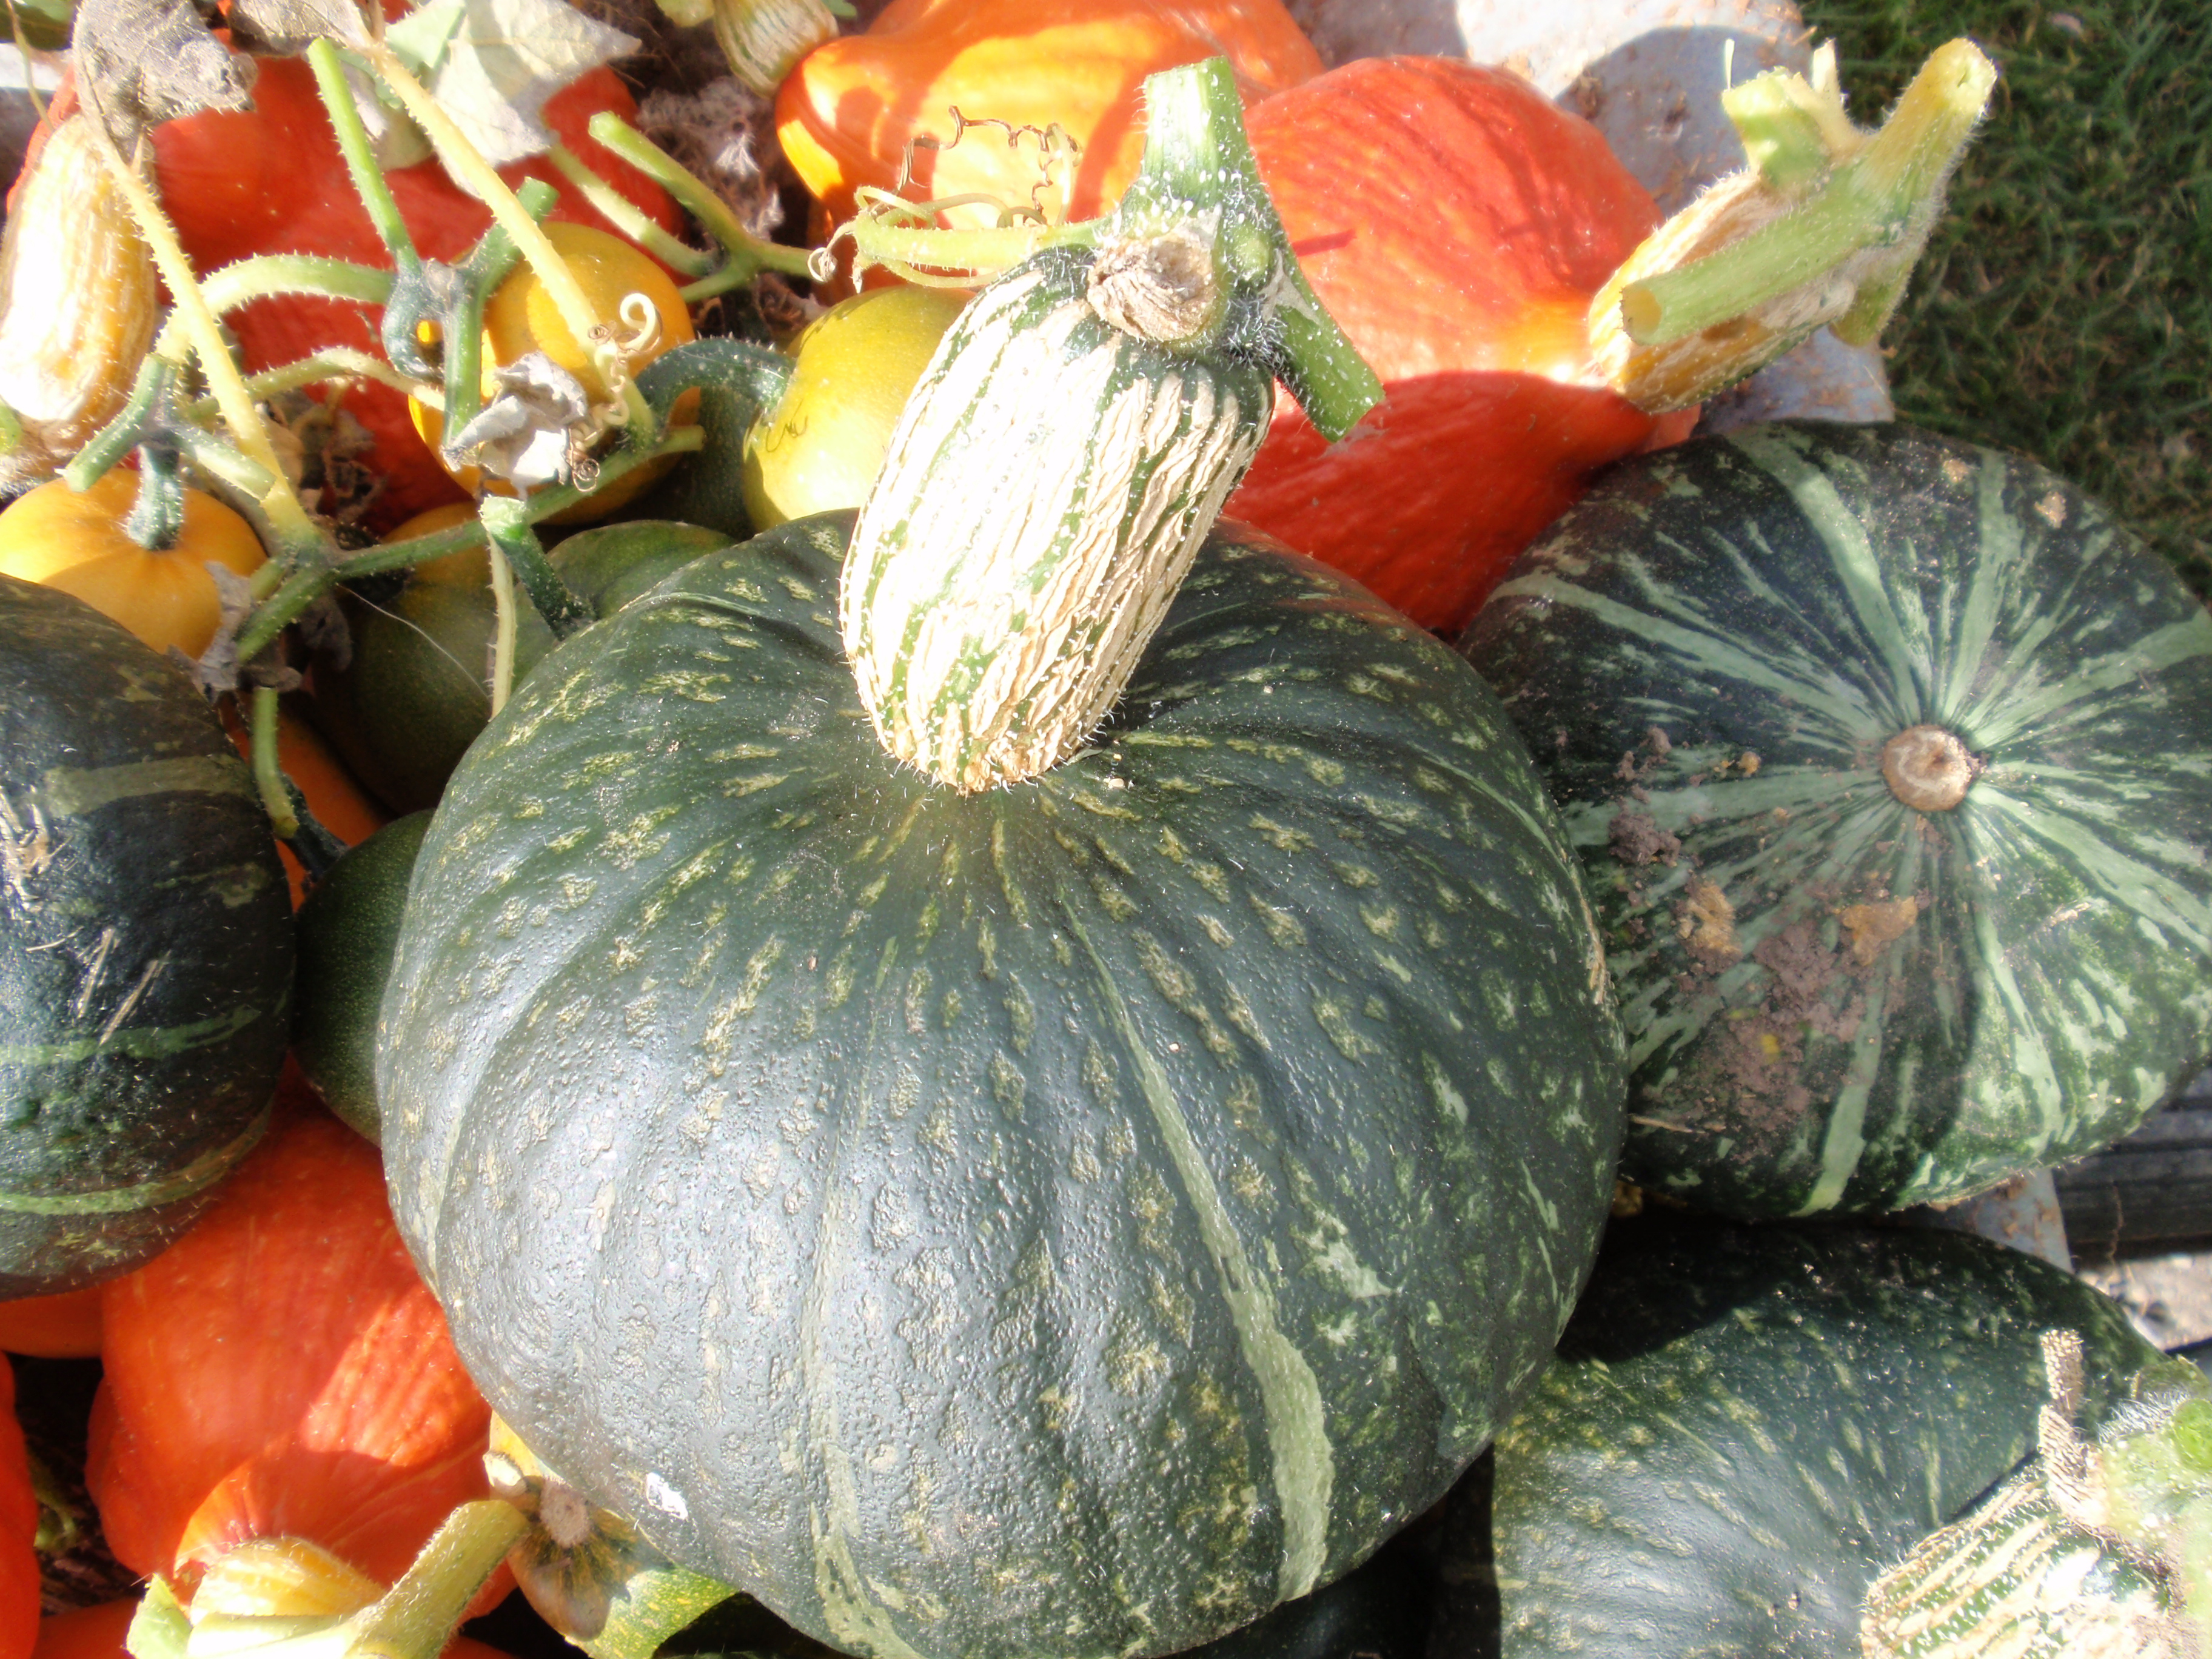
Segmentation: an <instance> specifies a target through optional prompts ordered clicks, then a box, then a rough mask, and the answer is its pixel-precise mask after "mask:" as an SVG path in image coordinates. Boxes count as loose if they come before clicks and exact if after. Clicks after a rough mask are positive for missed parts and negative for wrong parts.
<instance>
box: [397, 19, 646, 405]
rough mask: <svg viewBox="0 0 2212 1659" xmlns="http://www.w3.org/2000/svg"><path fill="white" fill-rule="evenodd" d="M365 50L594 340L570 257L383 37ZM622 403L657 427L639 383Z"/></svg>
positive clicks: (595, 318)
mask: <svg viewBox="0 0 2212 1659" xmlns="http://www.w3.org/2000/svg"><path fill="white" fill-rule="evenodd" d="M362 50H363V52H364V54H365V55H366V56H367V58H368V61H369V63H370V64H371V65H372V66H373V67H374V69H375V70H376V73H377V75H378V76H379V78H380V79H381V80H382V81H383V82H384V83H385V85H386V86H387V87H389V88H391V89H392V92H393V93H394V94H396V95H397V96H398V100H399V101H400V102H401V103H402V104H404V106H406V109H407V112H408V114H410V115H411V116H413V117H414V118H415V125H417V126H419V127H421V128H422V131H423V133H424V135H425V136H426V137H428V139H429V140H430V143H431V144H432V145H433V146H434V147H435V149H436V150H437V152H438V159H439V160H440V161H443V162H444V163H445V165H446V170H447V172H448V173H452V174H453V177H454V179H456V180H458V181H459V183H461V184H463V185H465V186H466V187H467V188H468V189H469V190H470V191H472V192H473V193H474V194H475V195H476V196H477V198H478V199H479V200H481V201H482V202H483V204H484V205H485V206H486V207H488V208H489V209H490V210H491V213H492V217H493V218H495V220H497V221H498V222H499V223H500V225H501V228H503V229H505V231H506V232H507V234H508V235H509V236H511V237H513V239H514V245H515V246H517V247H519V248H520V249H521V250H522V257H523V258H525V259H526V260H528V261H529V263H530V268H531V270H532V271H534V272H536V273H537V276H538V282H539V283H542V284H543V285H544V289H545V295H546V297H547V298H548V299H549V300H550V301H552V302H553V308H554V310H555V311H556V312H557V313H559V314H560V318H561V321H562V323H563V324H564V325H566V326H567V328H568V332H569V333H570V334H571V335H573V336H574V337H575V340H576V342H577V343H578V344H579V345H584V344H586V343H587V342H589V341H590V340H591V339H592V336H593V334H594V332H595V331H597V330H598V329H599V325H601V324H602V323H604V322H605V321H607V320H608V319H605V318H603V317H601V316H600V315H599V313H598V312H597V311H596V310H595V309H594V308H593V307H592V301H591V298H590V296H589V295H586V293H585V292H584V289H583V284H582V283H579V282H578V281H577V280H576V273H575V272H574V271H573V270H569V269H568V261H567V260H565V259H563V258H562V257H561V254H560V251H559V250H558V249H556V247H555V246H553V244H552V243H551V241H550V240H547V237H546V234H545V232H544V229H542V228H540V227H539V225H538V222H537V220H535V219H533V218H532V216H530V214H529V213H528V211H527V210H525V208H524V207H523V205H522V204H521V203H520V202H519V201H518V200H516V199H515V194H514V191H512V190H511V189H509V188H508V187H507V181H506V180H505V179H501V177H500V176H499V173H497V172H496V171H495V169H494V168H493V167H492V165H491V163H490V162H489V161H485V160H484V158H483V152H482V151H480V150H478V149H477V147H476V146H475V145H474V144H472V143H470V142H469V139H468V135H467V134H466V133H465V132H463V131H461V129H460V128H459V126H458V125H455V123H454V121H453V118H452V117H451V116H450V115H448V114H447V113H446V112H445V111H444V109H442V108H441V106H439V103H438V100H436V99H435V98H433V97H432V96H431V95H430V94H429V93H428V90H426V89H425V88H424V87H423V85H422V82H419V81H417V80H416V78H415V76H413V75H412V74H411V73H410V71H409V70H408V68H407V66H406V64H403V63H402V62H400V60H399V58H398V55H397V54H396V53H395V52H392V48H391V47H389V46H386V45H385V44H384V43H383V42H382V41H380V40H378V41H373V42H371V43H369V44H368V46H365V47H364V48H363V49H362ZM594 136H596V135H594ZM623 404H624V406H625V408H626V409H627V410H628V413H629V421H630V423H631V424H632V425H635V426H636V427H638V428H640V429H641V430H642V431H647V432H650V431H651V430H653V411H652V410H650V409H648V408H647V407H646V403H645V399H644V398H643V397H642V396H641V395H640V394H639V393H638V392H637V390H636V387H635V385H633V384H629V383H625V385H624V386H623Z"/></svg>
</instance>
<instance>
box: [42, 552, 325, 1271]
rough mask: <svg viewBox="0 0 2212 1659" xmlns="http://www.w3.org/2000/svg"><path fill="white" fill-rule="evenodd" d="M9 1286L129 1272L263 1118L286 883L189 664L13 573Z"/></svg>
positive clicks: (277, 1017)
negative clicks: (185, 667) (183, 665)
mask: <svg viewBox="0 0 2212 1659" xmlns="http://www.w3.org/2000/svg"><path fill="white" fill-rule="evenodd" d="M0 684H4V685H6V686H7V687H9V695H8V696H6V697H5V698H0V1008H4V1009H5V1010H6V1011H7V1030H6V1033H5V1037H4V1040H0V1299H4V1298H7V1297H20V1296H33V1295H40V1294H46V1293H49V1292H53V1291H63V1290H68V1289H72V1288H75V1287H76V1286H79V1285H89V1284H94V1283H96V1282H98V1281H99V1280H100V1279H106V1278H112V1277H113V1276H115V1275H116V1274H118V1273H124V1272H125V1271H127V1270H128V1269H130V1268H131V1267H136V1266H137V1264H138V1263H139V1262H141V1261H144V1260H146V1259H147V1258H148V1257H149V1256H151V1255H154V1254H155V1252H156V1251H158V1250H159V1249H161V1248H162V1247H163V1246H164V1245H165V1244H167V1243H168V1242H169V1241H170V1240H171V1239H173V1238H174V1237H176V1236H177V1235H178V1234H179V1232H181V1231H183V1230H184V1229H185V1227H186V1226H187V1225H190V1223H191V1219H192V1218H193V1217H194V1216H196V1215H197V1213H198V1212H199V1211H200V1210H201V1209H202V1208H203V1207H204V1206H205V1204H206V1202H207V1201H208V1200H209V1199H210V1197H212V1196H213V1193H214V1188H215V1186H216V1182H219V1181H220V1180H221V1179H222V1176H225V1175H227V1174H228V1172H229V1171H230V1170H232V1169H233V1168H234V1166H235V1165H236V1164H238V1162H239V1161H240V1159H241V1158H244V1157H245V1155H246V1152H249V1151H251V1150H252V1146H253V1145H254V1143H255V1141H256V1140H258V1139H259V1137H260V1134H261V1132H262V1130H263V1129H264V1127H266V1126H267V1123H268V1115H269V1103H270V1098H271V1097H272V1096H273V1095H274V1093H275V1091H276V1075H277V1071H278V1068H279V1067H280V1066H282V1064H283V1057H284V1042H285V1035H286V1031H287V1030H288V1028H289V1018H290V1010H289V1006H288V997H289V992H290V988H291V981H292V915H291V900H290V896H289V890H288V889H287V887H286V884H285V881H284V875H283V870H282V868H281V867H280V866H279V865H278V863H277V860H276V843H275V842H273V841H272V840H271V839H270V833H269V820H268V817H267V816H266V815H265V814H264V811H263V810H262V807H261V804H260V799H259V797H258V795H257V794H256V793H255V791H254V787H253V781H252V776H251V775H250V774H249V773H248V771H247V769H246V764H245V763H244V762H243V761H241V760H240V758H239V756H238V751H237V750H235V749H234V748H233V747H232V746H231V743H230V739H229V738H228V736H226V735H225V734H224V732H223V729H222V726H221V724H220V723H219V722H218V721H217V720H216V717H215V714H214V713H213V711H211V710H210V708H209V707H208V705H207V703H206V702H205V700H204V699H203V698H202V697H201V696H200V695H199V693H198V692H197V690H195V689H194V688H193V686H192V684H191V680H190V679H189V678H187V677H186V675H185V673H184V672H183V671H182V670H180V669H179V668H177V667H176V666H174V665H172V664H170V663H169V662H167V661H166V660H164V659H162V658H161V657H159V656H156V655H155V653H153V652H152V651H150V650H149V649H148V648H147V647H145V646H143V645H142V644H140V643H139V641H137V640H136V639H133V638H132V637H131V635H129V634H127V633H126V632H125V631H124V629H121V628H120V627H118V626H117V625H116V624H115V623H112V622H110V621H108V620H107V619H106V617H101V616H100V615H99V614H98V613H97V612H95V611H93V610H92V608H91V607H90V606H88V605H85V604H83V603H82V601H80V600H77V599H71V598H70V597H69V596H68V595H66V594H63V593H58V592H54V591H53V590H52V589H49V588H45V587H39V586H33V585H31V584H29V583H26V582H20V581H16V580H13V579H12V578H0Z"/></svg>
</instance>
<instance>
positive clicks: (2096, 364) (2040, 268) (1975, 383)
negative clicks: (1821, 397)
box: [1804, 0, 2212, 597]
mask: <svg viewBox="0 0 2212 1659" xmlns="http://www.w3.org/2000/svg"><path fill="white" fill-rule="evenodd" d="M1804 11H1805V15H1806V20H1807V21H1808V23H1810V24H1811V25H1812V26H1813V27H1814V30H1815V31H1816V32H1817V33H1818V34H1819V36H1820V37H1821V38H1823V39H1826V38H1831V37H1832V38H1833V39H1834V40H1836V42H1837V44H1838V52H1839V54H1840V56H1841V58H1842V70H1843V82H1844V88H1845V90H1846V91H1847V92H1848V93H1849V94H1850V99H1851V106H1852V111H1853V112H1854V114H1855V115H1856V116H1857V118H1858V119H1859V120H1860V121H1861V122H1862V123H1863V124H1868V123H1871V122H1872V121H1873V120H1874V119H1875V118H1877V117H1878V116H1879V115H1880V114H1881V112H1883V111H1885V110H1886V109H1887V107H1888V106H1889V105H1890V103H1891V102H1892V101H1893V100H1894V99H1895V98H1896V95H1897V94H1898V93H1899V90H1901V89H1902V88H1903V87H1904V85H1905V82H1906V81H1907V80H1909V79H1910V78H1911V74H1912V71H1913V70H1915V69H1916V68H1917V66H1918V64H1919V63H1920V60H1921V59H1922V58H1924V57H1925V56H1926V55H1927V53H1928V52H1930V51H1931V50H1933V49H1934V48H1935V47H1936V46H1940V45H1941V44H1942V42H1943V41H1945V40H1949V39H1951V38H1952V37H1954V36H1955V35H1959V34H1966V35H1970V36H1972V38H1973V40H1976V41H1977V42H1978V44H1979V45H1980V46H1982V47H1983V48H1984V50H1985V51H1987V52H1989V53H1990V56H1991V57H1993V58H1996V61H1997V63H1998V64H1999V66H2000V67H2001V69H2002V71H2003V75H2002V79H2001V80H2000V81H1999V82H1998V84H1997V90H1996V95H1995V97H1994V98H1993V100H1991V104H1990V118H1989V120H1988V121H1987V122H1986V123H1985V124H1984V126H1983V128H1982V131H1981V132H1980V133H1979V135H1978V137H1976V139H1975V141H1974V144H1973V147H1972V149H1970V150H1969V151H1968V152H1967V155H1966V161H1965V163H1964V164H1963V165H1962V166H1961V167H1960V172H1959V175H1958V178H1957V180H1956V181H1955V182H1954V185H1953V186H1952V191H1951V203H1950V207H1949V210H1948V215H1947V216H1946V218H1945V220H1944V222H1943V223H1942V226H1941V227H1940V228H1938V230H1937V231H1936V236H1935V238H1934V240H1932V241H1931V243H1930V244H1929V249H1928V252H1927V255H1926V257H1925V258H1923V261H1922V264H1921V267H1920V270H1919V271H1918V272H1917V274H1916V276H1914V279H1913V285H1912V291H1911V294H1910V295H1908V296H1907V298H1906V300H1905V304H1904V306H1903V307H1901V308H1900V309H1899V313H1898V315H1897V317H1896V319H1895V320H1894V321H1893V322H1892V323H1891V325H1890V328H1889V331H1888V333H1887V336H1886V337H1885V345H1886V348H1887V350H1888V352H1889V372H1890V378H1891V383H1892V387H1893V392H1894V393H1895V395H1896V398H1897V405H1898V411H1899V414H1900V415H1901V416H1904V417H1905V418H1906V419H1908V420H1911V421H1914V422H1918V423H1920V424H1922V425H1924V426H1929V427H1933V428H1937V429H1938V430H1941V431H1944V432H1949V433H1954V434H1956V435H1960V436H1962V437H1966V438H1970V439H1972V440H1974V441H1978V442H1982V443H1988V444H1993V445H1996V446H1999V447H2004V448H2008V449H2015V450H2019V451H2021V452H2022V453H2027V454H2029V455H2033V456H2034V457H2035V458H2036V459H2039V460H2041V461H2042V462H2043V463H2044V464H2045V465H2048V466H2050V467H2051V468H2053V469H2054V470H2056V471H2059V472H2061V473H2063V474H2064V475H2066V476H2067V477H2069V478H2072V479H2074V480H2075V482H2076V483H2080V484H2081V485H2082V486H2083V487H2084V488H2085V489H2087V490H2088V491H2089V492H2090V493H2091V494H2092V495H2096V496H2097V497H2099V498H2100V500H2102V501H2105V502H2106V505H2107V506H2109V507H2112V509H2113V510H2114V511H2115V512H2117V513H2119V514H2120V515H2121V517H2123V518H2124V519H2125V520H2127V521H2128V522H2129V523H2130V524H2131V525H2132V526H2134V527H2135V528H2136V530H2137V531H2138V532H2141V533H2142V535H2143V537H2144V538H2146V539H2147V540H2148V541H2149V542H2150V543H2151V544H2153V545H2154V547H2156V548H2157V549H2158V550H2160V552H2161V553H2163V554H2164V555H2165V556H2166V557H2167V558H2168V559H2169V560H2171V561H2172V562H2173V563H2174V565H2175V566H2176V567H2177V568H2179V569H2180V571H2181V572H2182V574H2183V575H2184V576H2185V578H2187V579H2188V580H2189V581H2190V583H2191V586H2193V587H2195V588H2196V589H2197V592H2199V593H2200V594H2204V595H2206V596H2208V597H2212V0H2117V3H2113V4H2110V5H2103V4H2095V3H2090V4H2075V5H2074V6H2072V7H2071V8H2070V9H2054V8H2050V7H2045V6H2036V5H2023V4H2013V3H2006V0H1805V3H1804Z"/></svg>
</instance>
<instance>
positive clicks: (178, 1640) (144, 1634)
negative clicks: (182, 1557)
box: [123, 1578, 192, 1659]
mask: <svg viewBox="0 0 2212 1659" xmlns="http://www.w3.org/2000/svg"><path fill="white" fill-rule="evenodd" d="M191 1633H192V1627H191V1621H190V1620H187V1619H186V1618H185V1610H184V1608H183V1607H182V1606H181V1605H179V1602H178V1601H177V1593H176V1592H175V1591H174V1590H173V1589H170V1588H169V1581H168V1580H167V1579H166V1578H155V1580H154V1581H153V1582H152V1583H149V1584H148V1585H147V1586H146V1595H145V1598H144V1599H143V1601H140V1602H139V1603H138V1611H137V1613H133V1614H132V1615H131V1629H130V1631H129V1632H128V1633H127V1634H125V1637H124V1638H123V1645H124V1648H125V1650H126V1651H128V1652H129V1653H130V1655H131V1659H184V1653H185V1643H186V1642H187V1641H189V1640H190V1639H191Z"/></svg>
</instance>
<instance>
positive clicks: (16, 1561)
mask: <svg viewBox="0 0 2212 1659" xmlns="http://www.w3.org/2000/svg"><path fill="white" fill-rule="evenodd" d="M38 1535H39V1498H38V1494H37V1492H34V1491H33V1489H32V1486H31V1458H30V1454H29V1453H28V1452H27V1451H26V1450H25V1449H23V1431H22V1427H21V1425H19V1424H18V1423H17V1422H16V1421H15V1367H13V1366H12V1365H9V1364H8V1363H7V1362H6V1361H4V1360H0V1659H30V1653H31V1650H32V1648H33V1645H35V1644H36V1643H37V1642H38V1639H39V1553H38V1550H37V1548H36V1547H34V1545H33V1540H35V1539H36V1538H37V1537H38Z"/></svg>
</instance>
